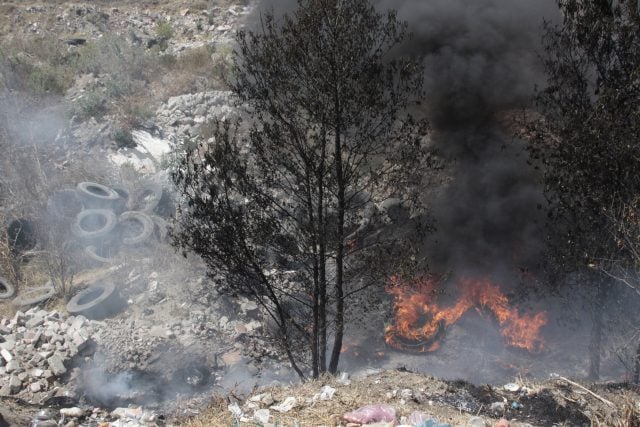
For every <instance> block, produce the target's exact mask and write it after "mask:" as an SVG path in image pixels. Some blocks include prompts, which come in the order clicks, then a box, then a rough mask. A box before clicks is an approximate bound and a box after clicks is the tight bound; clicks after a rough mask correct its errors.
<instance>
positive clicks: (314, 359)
mask: <svg viewBox="0 0 640 427" xmlns="http://www.w3.org/2000/svg"><path fill="white" fill-rule="evenodd" d="M307 170H309V167H307ZM307 209H308V211H309V228H310V230H311V246H312V247H313V249H312V253H313V295H312V298H313V303H312V304H313V326H312V343H311V365H312V366H311V369H312V375H313V378H318V376H319V374H320V372H319V371H318V367H319V363H318V356H319V355H318V343H319V331H318V324H319V314H320V312H319V300H318V294H319V293H320V286H319V265H318V242H317V234H316V232H315V230H314V229H315V223H314V217H313V200H312V197H311V179H310V178H309V175H308V174H307Z"/></svg>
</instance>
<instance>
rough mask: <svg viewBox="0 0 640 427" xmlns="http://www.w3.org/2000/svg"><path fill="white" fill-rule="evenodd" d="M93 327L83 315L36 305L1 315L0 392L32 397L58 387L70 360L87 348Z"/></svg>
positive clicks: (6, 394)
mask: <svg viewBox="0 0 640 427" xmlns="http://www.w3.org/2000/svg"><path fill="white" fill-rule="evenodd" d="M92 331H93V330H92V326H91V323H90V322H88V321H87V319H85V318H84V317H83V316H70V317H68V318H65V317H64V316H63V315H62V314H60V313H58V312H56V311H53V312H47V311H45V310H40V309H38V308H32V309H30V310H28V311H26V312H25V313H23V312H21V311H18V312H17V313H16V314H15V316H14V317H13V318H12V319H6V318H4V319H2V320H1V321H0V356H1V357H0V395H2V396H8V395H19V396H29V397H33V396H34V395H38V394H40V395H42V394H43V393H46V392H47V391H49V390H51V389H53V388H54V387H61V386H62V384H63V383H62V381H61V378H62V377H63V376H65V375H66V374H67V373H68V370H69V365H70V361H71V360H72V359H73V358H74V357H76V356H77V355H78V354H82V353H83V351H84V350H85V349H87V348H89V344H90V343H91V334H92ZM41 397H42V396H41Z"/></svg>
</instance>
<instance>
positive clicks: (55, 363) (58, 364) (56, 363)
mask: <svg viewBox="0 0 640 427" xmlns="http://www.w3.org/2000/svg"><path fill="white" fill-rule="evenodd" d="M47 364H48V365H49V369H51V372H53V374H54V375H56V376H60V375H62V374H64V373H65V372H67V368H65V367H64V363H63V362H62V358H60V356H58V355H57V354H54V355H53V356H51V357H50V358H48V359H47Z"/></svg>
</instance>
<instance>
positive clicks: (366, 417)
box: [342, 405, 396, 424]
mask: <svg viewBox="0 0 640 427" xmlns="http://www.w3.org/2000/svg"><path fill="white" fill-rule="evenodd" d="M342 418H344V419H345V421H348V422H350V423H359V424H367V423H375V422H377V421H386V422H390V423H395V422H396V410H395V409H394V408H392V407H391V406H387V405H368V406H363V407H362V408H358V409H356V410H355V411H351V412H347V413H346V414H344V416H343V417H342Z"/></svg>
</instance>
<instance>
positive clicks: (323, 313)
mask: <svg viewBox="0 0 640 427" xmlns="http://www.w3.org/2000/svg"><path fill="white" fill-rule="evenodd" d="M326 146H327V142H326V134H325V129H324V127H323V130H322V149H321V155H320V164H319V165H318V177H317V181H318V213H317V216H318V242H319V248H318V251H319V260H318V263H319V266H320V280H319V291H320V296H319V307H318V308H319V313H318V321H319V327H318V329H319V343H318V353H319V363H320V372H322V373H324V372H327V227H326V225H325V221H326V216H325V214H324V209H325V200H324V199H325V198H324V185H325V181H324V174H325V157H326Z"/></svg>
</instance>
